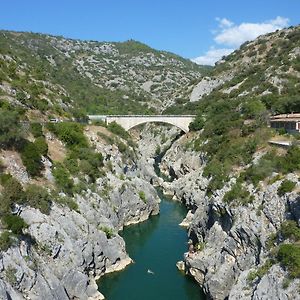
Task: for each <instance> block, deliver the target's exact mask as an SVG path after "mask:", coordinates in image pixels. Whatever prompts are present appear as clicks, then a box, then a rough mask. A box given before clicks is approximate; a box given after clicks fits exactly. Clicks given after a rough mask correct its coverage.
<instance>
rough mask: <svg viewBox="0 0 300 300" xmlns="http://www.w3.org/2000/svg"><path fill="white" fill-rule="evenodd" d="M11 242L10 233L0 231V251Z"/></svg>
mask: <svg viewBox="0 0 300 300" xmlns="http://www.w3.org/2000/svg"><path fill="white" fill-rule="evenodd" d="M12 244H13V243H12V239H11V233H10V232H8V231H4V232H2V233H1V235H0V251H6V250H7V249H8V248H9V247H11V246H12Z"/></svg>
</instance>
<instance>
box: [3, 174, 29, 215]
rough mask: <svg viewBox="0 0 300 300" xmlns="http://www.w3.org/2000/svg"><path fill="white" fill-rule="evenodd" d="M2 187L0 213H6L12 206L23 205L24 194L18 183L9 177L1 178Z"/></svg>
mask: <svg viewBox="0 0 300 300" xmlns="http://www.w3.org/2000/svg"><path fill="white" fill-rule="evenodd" d="M1 184H2V186H3V191H2V199H1V202H0V210H1V213H2V214H3V213H7V212H9V211H10V209H11V208H12V206H13V204H23V203H24V202H25V193H24V190H23V188H22V185H21V184H20V182H19V181H18V180H17V179H15V178H14V177H11V176H1Z"/></svg>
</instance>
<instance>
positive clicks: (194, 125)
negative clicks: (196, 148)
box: [189, 115, 205, 131]
mask: <svg viewBox="0 0 300 300" xmlns="http://www.w3.org/2000/svg"><path fill="white" fill-rule="evenodd" d="M204 124H205V121H204V118H203V117H202V116H200V115H197V116H196V118H195V120H194V121H192V122H191V123H190V125H189V129H190V131H198V130H201V129H202V128H203V127H204Z"/></svg>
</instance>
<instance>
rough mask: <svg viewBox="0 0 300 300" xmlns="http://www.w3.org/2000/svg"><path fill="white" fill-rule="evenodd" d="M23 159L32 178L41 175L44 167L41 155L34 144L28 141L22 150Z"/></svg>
mask: <svg viewBox="0 0 300 300" xmlns="http://www.w3.org/2000/svg"><path fill="white" fill-rule="evenodd" d="M21 158H22V161H23V164H24V166H25V167H26V170H27V172H28V173H29V174H30V175H31V176H38V175H40V172H41V169H42V167H43V164H42V158H41V154H40V152H39V149H38V148H37V146H36V145H35V144H34V143H31V142H29V141H26V142H25V143H24V145H23V147H22V149H21Z"/></svg>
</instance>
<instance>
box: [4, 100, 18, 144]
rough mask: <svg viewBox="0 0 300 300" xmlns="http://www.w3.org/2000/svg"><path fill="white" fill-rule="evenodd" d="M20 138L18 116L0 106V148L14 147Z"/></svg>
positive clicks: (14, 112)
mask: <svg viewBox="0 0 300 300" xmlns="http://www.w3.org/2000/svg"><path fill="white" fill-rule="evenodd" d="M21 137H22V130H21V126H20V124H19V114H18V113H17V112H16V111H9V110H7V109H3V108H1V106H0V148H11V147H13V146H15V145H16V144H17V143H18V142H19V141H20V140H21Z"/></svg>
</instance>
